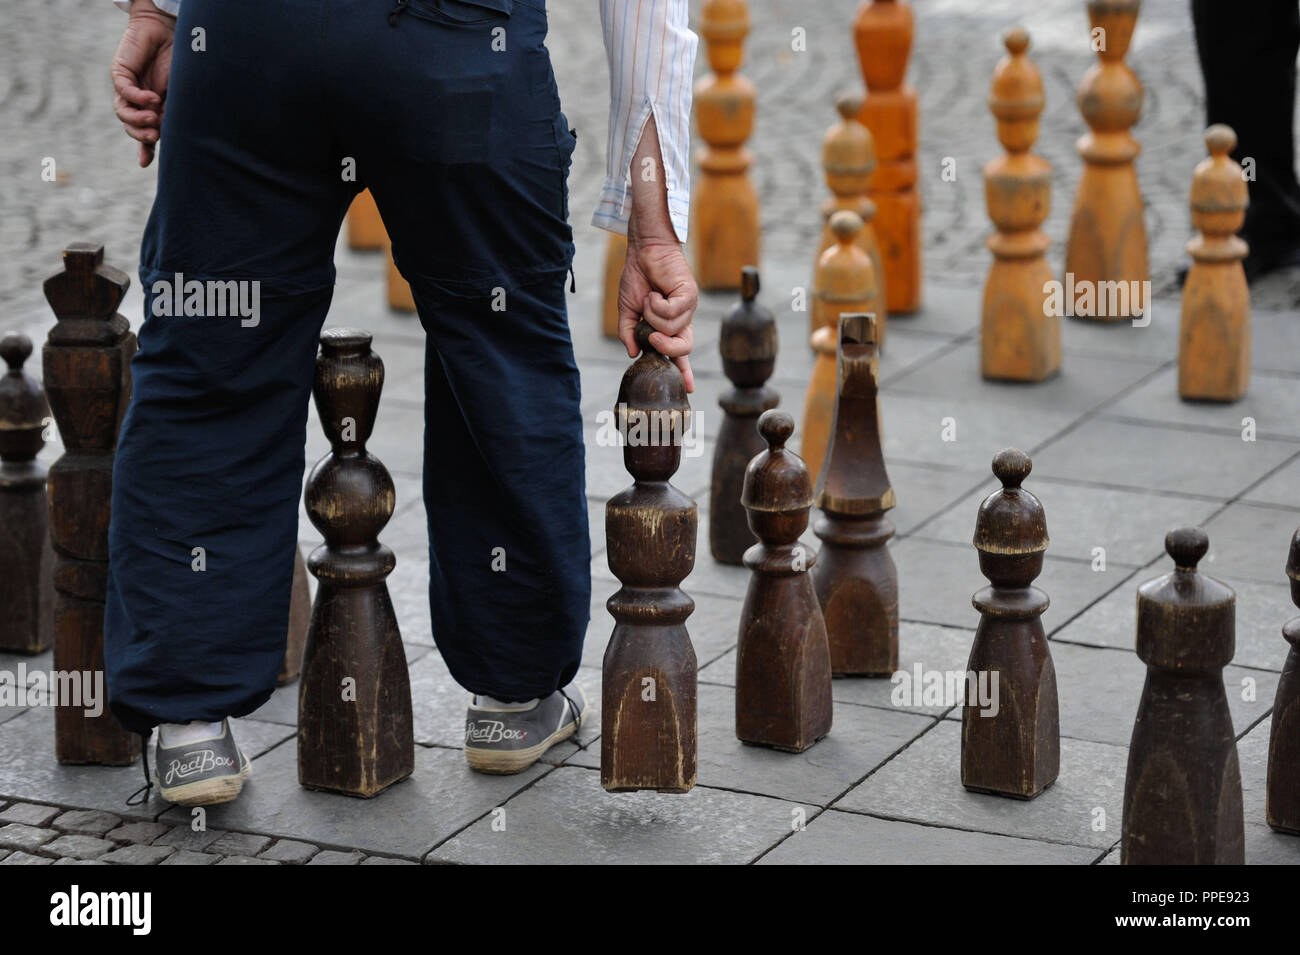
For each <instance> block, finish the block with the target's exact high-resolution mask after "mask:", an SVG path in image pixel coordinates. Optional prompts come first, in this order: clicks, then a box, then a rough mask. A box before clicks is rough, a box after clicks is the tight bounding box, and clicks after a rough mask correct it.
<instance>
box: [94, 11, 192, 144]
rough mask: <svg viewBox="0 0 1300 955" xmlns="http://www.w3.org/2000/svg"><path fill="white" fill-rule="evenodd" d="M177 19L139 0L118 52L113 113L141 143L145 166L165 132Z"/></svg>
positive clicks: (115, 55) (114, 60)
mask: <svg viewBox="0 0 1300 955" xmlns="http://www.w3.org/2000/svg"><path fill="white" fill-rule="evenodd" d="M175 30H176V19H175V18H174V17H171V16H168V15H167V14H165V13H163V12H162V11H161V10H159V9H158V8H157V7H155V6H154V5H153V4H152V3H151V2H150V0H134V2H133V3H132V4H131V19H130V20H129V21H128V22H127V25H126V32H125V33H123V34H122V42H121V43H119V44H118V46H117V52H116V53H115V54H113V65H112V66H111V67H110V68H109V75H110V76H112V78H113V91H114V96H113V112H114V113H116V114H117V118H118V119H120V120H121V121H122V125H123V126H124V127H126V134H127V135H128V136H130V137H131V138H132V139H135V140H138V141H139V143H140V165H141V166H148V165H149V163H151V162H153V156H154V147H155V146H156V145H157V143H158V135H159V133H160V132H161V131H162V115H163V103H164V101H165V100H166V98H167V80H168V78H169V77H170V76H171V68H172V35H173V34H174V33H175Z"/></svg>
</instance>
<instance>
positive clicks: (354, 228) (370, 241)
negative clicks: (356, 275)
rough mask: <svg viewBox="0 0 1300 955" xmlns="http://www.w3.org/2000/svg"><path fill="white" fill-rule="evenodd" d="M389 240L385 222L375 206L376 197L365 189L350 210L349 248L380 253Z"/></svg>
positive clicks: (353, 202) (353, 201) (354, 200)
mask: <svg viewBox="0 0 1300 955" xmlns="http://www.w3.org/2000/svg"><path fill="white" fill-rule="evenodd" d="M387 239H388V231H387V230H386V229H385V228H384V220H383V219H382V218H381V217H380V215H379V207H378V206H377V205H375V197H374V196H372V195H371V194H370V190H369V189H365V190H363V191H362V192H361V194H360V195H358V196H357V197H356V198H355V199H353V200H352V206H351V207H350V208H349V209H348V248H350V249H356V250H357V251H375V252H377V251H379V250H380V249H382V248H383V247H384V242H385V241H386V240H387Z"/></svg>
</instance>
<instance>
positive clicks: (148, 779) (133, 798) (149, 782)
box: [126, 730, 153, 806]
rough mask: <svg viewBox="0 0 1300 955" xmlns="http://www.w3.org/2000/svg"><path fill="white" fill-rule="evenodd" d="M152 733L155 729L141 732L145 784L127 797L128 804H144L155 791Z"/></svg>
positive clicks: (141, 753) (141, 757) (141, 755)
mask: <svg viewBox="0 0 1300 955" xmlns="http://www.w3.org/2000/svg"><path fill="white" fill-rule="evenodd" d="M152 735H153V730H150V731H149V732H148V733H141V734H140V761H141V763H142V764H143V766H144V785H143V786H141V787H140V788H139V789H137V790H136V791H135V792H133V793H131V795H129V796H127V797H126V804H127V805H128V806H143V805H144V804H145V803H147V802H148V801H149V795H150V794H151V793H152V792H153V774H152V773H151V772H149V737H150V736H152ZM141 793H143V795H141ZM137 797H139V798H137Z"/></svg>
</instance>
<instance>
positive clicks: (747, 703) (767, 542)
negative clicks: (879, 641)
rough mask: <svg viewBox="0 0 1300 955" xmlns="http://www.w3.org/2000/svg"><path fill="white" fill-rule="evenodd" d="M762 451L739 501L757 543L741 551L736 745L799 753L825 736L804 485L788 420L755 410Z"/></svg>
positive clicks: (825, 699)
mask: <svg viewBox="0 0 1300 955" xmlns="http://www.w3.org/2000/svg"><path fill="white" fill-rule="evenodd" d="M758 432H759V433H760V434H761V435H762V436H763V440H764V441H765V442H766V444H767V450H765V451H760V452H759V453H758V454H757V455H756V456H755V457H754V460H753V461H751V462H750V463H749V467H748V468H746V470H745V489H744V496H743V497H742V501H743V503H744V505H745V510H746V511H747V512H748V514H749V526H750V527H751V528H752V529H753V531H754V534H755V535H757V536H758V539H759V543H757V544H755V545H754V546H753V547H751V548H750V549H749V550H747V551H746V552H745V566H746V567H748V568H749V569H750V571H751V572H752V576H751V577H750V581H749V591H748V592H747V593H746V595H745V606H744V608H743V609H742V610H741V612H740V642H739V644H738V645H737V647H736V737H737V738H738V739H740V740H741V741H742V742H745V743H753V744H757V745H760V746H771V747H772V748H774V749H781V750H786V751H787V752H791V753H802V752H803V751H804V750H806V749H807V748H808V747H809V746H812V745H813V743H815V742H817V741H818V740H819V739H821V738H822V737H823V736H825V735H826V734H827V733H829V732H830V730H831V661H830V651H829V648H828V646H827V643H826V625H825V624H824V623H823V621H822V612H821V608H820V607H818V605H817V595H816V594H815V593H814V592H813V584H812V580H811V579H810V578H809V576H808V568H809V567H811V566H812V565H813V564H814V562H815V561H816V556H815V555H814V554H812V553H811V552H810V551H809V550H808V548H807V547H806V546H805V545H803V544H801V543H799V535H800V534H802V533H803V532H804V530H805V529H807V527H808V509H809V508H810V507H811V506H812V483H811V482H810V481H809V479H808V469H807V468H806V467H804V463H803V461H801V460H799V457H798V456H797V455H795V454H794V453H793V452H791V451H788V450H786V447H785V443H786V441H787V440H789V438H790V435H792V434H793V433H794V419H793V418H791V417H790V416H789V415H788V414H786V413H785V412H784V411H776V410H771V411H765V412H763V416H762V417H761V418H759V419H758Z"/></svg>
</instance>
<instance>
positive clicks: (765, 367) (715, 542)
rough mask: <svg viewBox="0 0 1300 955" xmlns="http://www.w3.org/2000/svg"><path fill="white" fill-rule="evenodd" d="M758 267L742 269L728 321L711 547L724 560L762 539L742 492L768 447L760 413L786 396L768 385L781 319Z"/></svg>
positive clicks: (734, 559) (735, 558)
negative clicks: (764, 301) (765, 297)
mask: <svg viewBox="0 0 1300 955" xmlns="http://www.w3.org/2000/svg"><path fill="white" fill-rule="evenodd" d="M757 297H758V269H756V268H754V267H753V266H752V265H747V266H745V267H744V268H743V269H742V270H741V275H740V298H741V302H740V304H739V305H737V306H736V307H735V308H733V309H732V310H731V311H730V312H728V313H727V316H726V317H725V318H723V320H722V340H721V344H720V348H721V350H722V370H723V372H725V373H726V376H727V379H728V380H729V381H730V382H731V384H732V386H733V387H732V389H731V390H730V391H728V392H726V393H725V394H723V396H722V397H721V398H719V399H718V404H720V405H721V406H722V410H723V412H724V413H725V414H724V415H723V419H722V427H721V428H719V429H718V443H717V444H716V445H715V446H714V448H713V483H712V485H711V490H710V494H709V549H710V550H711V551H712V552H713V559H714V560H716V561H718V562H719V563H723V564H740V563H742V562H743V561H744V557H745V551H746V550H748V549H749V548H750V547H752V546H753V544H754V543H755V540H756V538H755V537H754V534H753V532H752V531H751V530H750V529H749V524H748V523H747V522H746V518H745V508H744V507H743V506H742V505H741V503H740V491H741V488H742V486H743V485H744V483H745V468H746V467H747V466H748V465H749V462H750V460H751V459H752V458H753V457H754V455H756V454H758V453H759V452H760V451H762V450H763V448H764V447H765V445H764V444H763V440H762V438H760V437H759V436H758V429H757V428H756V427H755V425H756V424H757V421H758V416H759V415H761V414H762V413H763V412H764V411H767V410H768V409H769V408H775V407H776V404H777V402H778V401H779V400H780V396H779V395H777V393H776V392H775V391H773V390H772V389H771V388H767V387H764V384H765V382H766V381H767V379H768V378H770V377H771V376H772V369H773V368H775V367H776V318H775V317H774V316H773V315H772V313H771V312H769V311H768V310H767V309H765V308H764V307H763V306H762V305H759V304H758V302H757V301H756V299H757Z"/></svg>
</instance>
